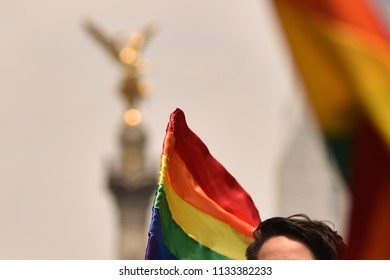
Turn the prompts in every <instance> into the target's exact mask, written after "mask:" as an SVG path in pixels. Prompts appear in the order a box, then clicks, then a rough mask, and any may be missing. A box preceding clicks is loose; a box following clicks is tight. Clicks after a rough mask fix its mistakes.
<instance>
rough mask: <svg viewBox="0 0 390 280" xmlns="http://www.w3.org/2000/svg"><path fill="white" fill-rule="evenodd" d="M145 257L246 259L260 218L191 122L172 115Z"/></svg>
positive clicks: (177, 113) (251, 203) (243, 192)
mask: <svg viewBox="0 0 390 280" xmlns="http://www.w3.org/2000/svg"><path fill="white" fill-rule="evenodd" d="M152 211H153V212H152V221H151V225H150V229H149V233H148V236H149V240H148V245H147V248H146V255H145V259H149V260H150V259H190V260H199V259H200V260H206V259H245V258H246V257H245V251H246V248H247V246H248V245H249V244H250V243H251V242H252V238H253V237H252V233H253V231H254V229H255V228H256V227H257V226H258V225H259V223H260V216H259V213H258V211H257V208H256V207H255V205H254V203H253V201H252V199H251V197H250V196H249V195H248V193H247V192H246V191H245V190H244V189H243V188H242V187H241V186H240V185H239V183H238V182H237V181H236V180H235V179H234V178H233V177H232V175H230V173H229V172H228V171H227V170H226V169H225V168H224V167H223V166H222V165H221V164H220V163H219V162H218V161H217V160H216V159H215V158H214V157H213V156H212V155H211V154H210V152H209V150H208V148H207V147H206V145H205V144H204V143H203V142H202V140H201V139H200V138H199V137H198V136H197V135H196V134H195V133H194V132H192V131H191V130H190V129H189V127H188V126H187V123H186V120H185V116H184V113H183V111H181V110H180V109H176V110H175V111H174V112H173V113H172V114H171V116H170V121H169V123H168V127H167V130H166V136H165V139H164V144H163V151H162V155H161V164H160V176H159V182H158V185H157V191H156V195H155V200H154V206H153V209H152Z"/></svg>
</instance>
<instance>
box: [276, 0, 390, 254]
mask: <svg viewBox="0 0 390 280" xmlns="http://www.w3.org/2000/svg"><path fill="white" fill-rule="evenodd" d="M374 2H377V1H368V0H367V1H365V0H354V1H343V0H315V1H314V0H275V1H273V3H274V4H275V7H276V11H277V13H278V16H279V19H280V22H281V25H282V27H283V30H284V32H285V35H286V38H287V41H288V44H289V47H290V49H291V53H292V55H293V58H294V62H295V65H296V68H297V70H298V72H299V74H300V77H301V78H302V81H303V84H304V86H305V90H306V93H307V97H308V101H309V103H310V105H311V107H312V109H313V112H314V114H315V116H316V118H317V120H318V123H319V125H320V127H321V128H322V131H323V134H324V136H325V139H326V141H327V144H328V146H329V147H331V150H332V151H333V154H334V155H335V158H336V160H337V162H338V163H339V167H340V170H341V172H342V173H343V175H344V178H345V179H346V182H347V184H348V186H349V188H350V190H351V194H352V204H353V205H352V209H351V218H350V225H349V236H348V238H347V239H348V243H349V250H348V252H347V253H346V256H345V257H346V258H348V259H390V37H389V32H388V31H389V30H388V26H386V24H385V22H384V21H383V19H382V18H381V17H380V15H379V14H378V13H377V10H376V9H377V8H378V7H376V8H375V6H374Z"/></svg>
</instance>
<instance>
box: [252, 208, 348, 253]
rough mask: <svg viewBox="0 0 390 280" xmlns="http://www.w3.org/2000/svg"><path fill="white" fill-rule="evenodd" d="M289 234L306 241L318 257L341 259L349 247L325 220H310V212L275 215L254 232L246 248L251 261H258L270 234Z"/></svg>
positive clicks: (272, 235)
mask: <svg viewBox="0 0 390 280" xmlns="http://www.w3.org/2000/svg"><path fill="white" fill-rule="evenodd" d="M275 236H286V237H289V238H292V239H295V240H297V241H300V242H303V243H304V244H305V245H306V246H307V247H308V248H309V249H310V251H311V252H312V254H313V255H314V256H315V258H316V259H317V260H336V259H340V257H341V252H342V251H343V250H344V249H345V248H346V245H345V243H344V241H343V238H342V237H341V236H340V235H339V234H338V233H337V232H336V231H333V230H332V229H331V228H330V227H329V226H328V225H327V224H326V223H325V222H322V221H316V220H311V219H310V218H309V217H308V216H307V215H304V214H297V215H292V216H289V217H287V218H283V217H275V218H270V219H268V220H265V221H263V222H261V223H260V225H259V226H258V227H257V229H256V230H255V231H254V232H253V237H254V238H255V241H254V242H253V243H252V244H250V245H249V247H248V248H247V250H246V257H247V259H248V260H256V259H257V254H258V252H259V250H260V248H261V246H262V245H263V244H264V242H265V241H267V240H268V239H269V238H271V237H275Z"/></svg>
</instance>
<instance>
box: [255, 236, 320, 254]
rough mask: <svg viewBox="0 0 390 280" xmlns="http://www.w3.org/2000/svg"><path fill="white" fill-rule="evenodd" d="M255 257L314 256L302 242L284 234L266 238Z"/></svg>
mask: <svg viewBox="0 0 390 280" xmlns="http://www.w3.org/2000/svg"><path fill="white" fill-rule="evenodd" d="M257 259H259V260H313V259H315V258H314V256H313V254H312V252H311V251H310V249H309V248H308V247H307V246H306V245H305V244H304V243H302V242H300V241H298V240H295V239H292V238H289V237H286V236H275V237H271V238H269V239H268V240H266V241H265V242H264V244H263V245H262V246H261V247H260V250H259V252H258V254H257Z"/></svg>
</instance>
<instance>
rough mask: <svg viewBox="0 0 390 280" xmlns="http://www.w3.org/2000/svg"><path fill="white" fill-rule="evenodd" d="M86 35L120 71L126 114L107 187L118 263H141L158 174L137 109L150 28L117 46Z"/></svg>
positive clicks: (97, 34)
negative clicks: (150, 164)
mask: <svg viewBox="0 0 390 280" xmlns="http://www.w3.org/2000/svg"><path fill="white" fill-rule="evenodd" d="M86 29H87V31H88V32H89V33H90V34H91V35H92V36H93V37H94V38H95V39H96V40H97V41H98V42H99V43H100V44H101V45H102V46H103V47H104V48H105V49H106V50H107V51H108V52H109V54H110V55H111V56H112V57H113V58H114V60H115V61H116V62H119V64H120V65H121V67H122V69H123V76H122V80H121V84H120V87H119V92H120V94H121V96H122V97H123V100H124V102H125V110H124V113H123V119H122V121H121V126H120V133H119V137H118V138H119V139H118V140H119V141H118V144H119V145H118V146H119V151H120V155H119V158H118V159H117V160H116V161H115V162H114V163H113V164H112V166H111V167H110V170H109V174H108V186H109V188H110V190H111V193H112V194H113V195H114V197H115V201H116V204H117V207H118V212H119V222H120V238H119V258H120V259H130V260H137V259H144V256H145V248H146V242H147V235H146V231H145V227H146V220H147V217H146V213H149V212H148V211H147V210H148V208H147V207H149V206H150V201H151V197H152V195H153V193H154V190H155V185H156V182H157V171H155V170H153V171H152V170H148V169H147V166H146V155H145V153H146V143H147V132H146V129H145V127H144V125H143V122H142V115H141V112H140V111H139V109H138V105H139V103H140V102H141V100H142V99H143V98H144V97H145V96H146V94H148V91H149V84H148V82H147V81H145V80H144V79H143V75H144V74H145V72H146V71H147V70H148V68H149V67H148V66H149V62H148V60H146V59H145V58H144V57H143V56H142V53H141V51H142V49H143V48H144V46H145V44H146V42H147V41H148V39H149V37H150V36H151V35H152V33H153V28H152V27H151V26H147V27H145V28H144V29H142V30H140V31H137V32H134V33H132V34H131V35H130V36H129V37H128V38H127V40H126V42H124V43H123V44H120V43H118V42H116V41H115V40H112V39H110V38H108V37H107V36H106V35H105V34H104V33H103V32H102V31H101V30H100V29H98V28H97V27H96V26H95V25H94V24H92V23H90V22H89V23H87V24H86Z"/></svg>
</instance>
